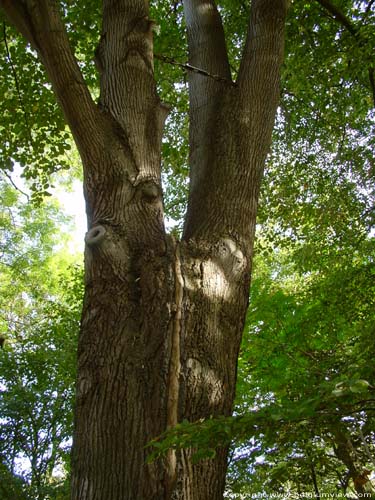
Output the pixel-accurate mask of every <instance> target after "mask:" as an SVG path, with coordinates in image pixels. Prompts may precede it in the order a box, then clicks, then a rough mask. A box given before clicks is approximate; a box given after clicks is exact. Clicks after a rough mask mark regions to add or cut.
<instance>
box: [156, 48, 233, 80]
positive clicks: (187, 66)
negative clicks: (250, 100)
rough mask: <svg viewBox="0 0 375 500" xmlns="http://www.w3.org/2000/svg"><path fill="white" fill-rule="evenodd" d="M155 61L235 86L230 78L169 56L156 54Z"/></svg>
mask: <svg viewBox="0 0 375 500" xmlns="http://www.w3.org/2000/svg"><path fill="white" fill-rule="evenodd" d="M154 57H155V59H158V60H159V61H162V62H165V63H167V64H172V65H173V66H178V67H179V68H182V69H183V70H185V71H192V72H193V73H198V74H199V75H202V76H206V77H208V78H212V79H213V80H216V81H218V82H225V83H230V84H231V85H234V83H233V82H232V81H231V80H228V78H224V77H222V76H220V75H212V74H211V73H209V72H208V71H206V70H204V69H201V68H197V67H195V66H192V65H191V64H189V63H180V62H178V61H176V60H175V59H173V58H172V57H168V56H163V55H161V54H154Z"/></svg>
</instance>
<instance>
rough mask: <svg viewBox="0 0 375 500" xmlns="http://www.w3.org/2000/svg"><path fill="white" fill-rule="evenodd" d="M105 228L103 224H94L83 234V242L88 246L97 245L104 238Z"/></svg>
mask: <svg viewBox="0 0 375 500" xmlns="http://www.w3.org/2000/svg"><path fill="white" fill-rule="evenodd" d="M105 234H106V229H105V227H104V226H100V225H98V226H94V227H92V228H91V229H90V230H89V231H87V233H86V235H85V243H86V245H88V246H89V247H93V246H98V245H100V244H101V243H102V241H103V240H104V237H105Z"/></svg>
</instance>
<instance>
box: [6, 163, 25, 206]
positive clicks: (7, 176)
mask: <svg viewBox="0 0 375 500" xmlns="http://www.w3.org/2000/svg"><path fill="white" fill-rule="evenodd" d="M2 173H3V174H4V175H5V177H6V178H7V179H8V181H9V182H10V183H11V184H12V186H13V187H14V189H16V190H17V191H18V192H19V193H21V194H22V195H23V196H26V198H27V201H30V196H29V195H28V194H27V193H25V191H22V189H21V188H19V187H18V186H17V185H16V184H15V182H14V181H13V179H12V177H11V176H10V175H9V174H8V172H5V170H3V171H2Z"/></svg>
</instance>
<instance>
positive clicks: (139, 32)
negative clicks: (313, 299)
mask: <svg viewBox="0 0 375 500" xmlns="http://www.w3.org/2000/svg"><path fill="white" fill-rule="evenodd" d="M371 5H372V4H371V2H370V3H369V4H368V5H366V4H362V3H358V4H354V3H352V2H343V5H342V6H341V8H340V9H339V8H337V7H335V6H334V5H332V4H331V3H329V2H327V1H324V2H323V1H322V2H320V3H311V4H310V3H305V2H296V3H295V5H294V6H293V9H292V11H291V12H292V13H291V20H290V21H289V23H288V25H287V29H288V36H289V37H288V43H289V46H287V59H286V64H287V66H286V69H285V71H284V75H283V89H282V101H281V108H280V114H279V117H278V118H279V120H278V128H277V129H276V134H275V139H276V141H277V143H276V144H277V145H280V144H284V145H287V146H288V147H293V149H294V150H295V151H296V152H298V153H299V152H300V151H302V152H303V155H304V156H303V155H300V156H299V155H298V154H297V155H296V158H298V161H295V163H294V164H290V165H289V166H290V168H291V169H292V171H293V172H295V174H297V173H298V174H299V176H298V179H299V180H300V182H301V181H302V184H303V185H304V184H305V183H303V180H305V179H306V180H307V181H308V182H307V184H309V182H310V178H309V176H308V169H307V170H304V169H305V168H306V165H308V164H309V162H310V161H311V155H312V156H314V154H315V153H316V152H317V151H319V149H320V148H323V149H327V150H328V151H330V152H331V155H338V154H340V155H341V158H345V155H348V157H349V156H351V155H352V154H353V153H356V154H357V157H356V159H357V160H359V159H360V160H362V159H365V162H364V163H363V165H362V167H363V168H368V165H367V163H366V162H369V161H370V157H369V151H370V148H369V146H368V144H366V143H365V142H364V141H363V140H362V139H363V137H364V135H365V130H366V128H368V123H369V120H368V118H369V116H368V108H369V104H370V105H371V98H372V93H373V89H374V83H373V80H374V78H373V70H372V67H373V66H372V60H371V55H370V54H371V47H372V46H373V45H372V44H371V37H372V36H373V33H372V32H371V30H370V27H371V22H372V20H373V19H372V15H371ZM1 6H2V8H3V12H4V13H5V14H6V16H7V18H8V19H9V20H10V21H11V23H13V24H14V25H15V26H16V28H17V29H18V30H19V31H20V32H21V33H22V34H23V36H24V37H25V38H26V40H28V42H29V43H30V46H31V49H30V47H29V48H27V50H26V51H25V50H24V47H22V44H21V43H20V42H17V41H14V42H13V43H12V44H10V45H9V46H8V47H7V46H6V45H7V44H5V51H6V55H7V58H8V60H9V61H11V62H12V63H11V67H12V69H13V70H15V73H16V74H17V71H16V70H17V63H18V64H20V66H21V67H23V66H25V67H26V68H37V73H38V74H37V75H36V76H35V74H34V72H33V70H32V71H30V72H27V71H25V74H24V75H22V76H23V77H24V78H22V82H24V83H22V82H21V81H20V80H19V78H18V77H17V85H16V87H17V92H16V93H13V94H12V93H11V95H9V92H8V94H7V91H6V90H4V95H6V97H7V99H5V100H4V103H3V106H8V107H7V108H6V109H7V110H8V111H7V113H5V116H6V119H7V124H9V127H8V128H6V129H5V132H4V135H5V136H6V137H7V140H6V141H4V147H3V154H4V156H5V157H7V158H8V157H10V158H13V159H17V160H18V161H21V162H23V163H28V166H27V167H26V170H25V175H27V176H29V177H30V178H31V179H34V178H35V179H37V180H38V179H40V175H39V174H40V172H39V170H40V169H42V174H43V175H42V177H41V178H42V184H41V186H40V187H41V190H42V191H43V189H44V188H46V183H45V180H44V179H45V175H44V174H45V173H46V172H47V173H48V171H49V169H50V168H51V165H50V164H48V162H47V164H42V167H39V166H38V165H39V160H40V157H41V156H43V151H45V150H49V153H51V154H52V155H58V154H60V153H61V152H62V151H63V150H64V148H65V145H66V131H65V128H64V125H63V120H62V119H61V116H60V115H59V113H58V110H57V108H56V106H55V102H54V101H53V99H52V97H51V93H50V92H49V90H50V88H49V87H50V84H46V83H44V85H40V82H43V76H42V75H41V74H40V71H41V70H40V66H39V65H38V63H37V61H36V53H38V55H39V57H40V60H41V61H42V63H43V65H44V67H45V69H46V72H47V75H48V78H49V80H50V82H51V84H52V88H53V90H54V93H55V95H56V97H57V99H58V101H59V103H60V105H61V107H62V109H63V111H64V115H65V119H66V122H67V123H68V125H69V126H70V128H71V130H72V133H73V136H74V138H75V141H76V143H77V146H78V149H79V152H80V155H81V158H82V162H83V168H84V189H85V196H86V207H87V215H88V226H89V230H88V233H87V235H86V239H85V241H86V250H85V267H86V270H85V286H86V292H85V300H84V310H83V316H82V329H81V335H80V341H79V349H78V381H77V406H76V426H75V438H74V454H73V475H72V478H73V481H72V492H73V493H72V498H74V499H78V498H80V499H89V498H90V499H93V498H103V499H104V498H111V499H116V498H119V499H120V498H121V499H124V498H131V499H137V498H139V499H144V498H150V499H151V498H154V499H156V498H163V499H165V498H185V499H196V498H199V499H202V500H203V499H205V498H207V499H208V498H209V499H216V498H222V492H223V489H224V480H225V471H226V457H227V450H226V446H223V448H222V449H219V450H217V451H216V454H215V455H214V456H213V458H212V460H205V461H201V462H199V463H195V462H193V461H192V460H191V458H192V454H193V451H192V450H189V449H183V450H180V451H178V452H175V450H173V449H172V450H170V451H169V452H168V453H167V455H166V458H165V460H159V461H155V462H152V463H146V461H145V459H146V455H147V450H146V449H145V445H146V444H147V443H148V442H149V441H150V440H151V439H152V438H154V437H155V436H158V435H159V434H161V433H162V431H163V430H164V429H166V428H171V427H173V426H174V425H175V424H176V423H177V422H179V421H180V420H182V419H184V418H185V419H188V420H191V421H194V420H199V419H202V418H205V417H210V416H219V415H224V416H225V415H230V413H231V411H232V406H233V398H234V388H235V378H236V361H237V355H238V351H239V348H240V341H241V334H242V329H243V325H244V320H245V313H246V308H247V302H248V288H249V281H250V270H251V263H252V248H253V239H254V232H255V217H256V212H257V203H258V194H259V189H260V181H261V178H262V174H263V166H264V160H265V157H266V154H267V152H268V148H269V144H270V140H271V131H272V127H273V122H274V115H275V111H276V106H277V103H278V100H279V72H280V66H281V61H282V47H283V32H284V21H285V14H286V4H285V3H284V2H283V1H282V0H277V1H276V0H275V1H270V0H269V1H266V0H256V1H254V2H253V4H252V8H251V13H250V14H249V6H248V5H247V3H243V4H241V5H240V7H239V5H238V2H231V1H229V0H227V1H223V2H220V10H218V9H217V8H216V5H215V3H214V2H213V1H212V0H208V1H205V2H203V1H198V0H186V1H185V2H184V8H185V24H186V31H187V38H188V47H189V64H184V63H179V62H178V60H177V59H178V58H179V57H183V54H184V52H185V49H184V46H183V45H182V44H181V39H182V40H183V39H184V25H183V21H182V11H181V6H180V4H179V3H178V2H175V3H173V4H172V5H170V3H169V2H166V3H164V2H158V4H157V6H152V7H153V11H152V16H151V15H150V13H149V8H148V7H149V6H148V2H145V1H141V0H138V1H137V0H132V1H128V2H124V1H123V2H122V1H118V2H114V1H104V2H103V9H102V23H101V28H100V31H101V36H100V41H99V45H97V42H98V9H97V4H96V2H85V9H82V8H80V7H82V6H80V4H79V3H78V2H74V1H73V2H69V3H65V2H61V6H60V7H61V12H60V9H59V7H58V6H57V3H56V2H52V1H42V0H40V1H16V2H15V1H12V2H10V1H7V0H3V1H2V2H1ZM90 7H91V9H90ZM327 14H328V15H327ZM151 17H154V18H155V19H156V23H155V21H153V20H152V19H151ZM222 19H223V20H224V21H225V29H226V31H227V37H226V42H227V43H225V37H224V32H223V27H222V22H221V21H222ZM247 19H249V22H247ZM317 19H318V20H319V21H317ZM158 23H159V24H160V26H161V36H160V37H159V38H158V39H157V40H159V41H158V42H157V54H156V59H157V61H160V62H164V63H166V62H167V63H168V62H169V63H171V64H173V65H174V66H175V67H176V71H177V70H178V68H180V67H183V68H184V69H186V70H187V71H188V80H189V120H190V123H189V127H190V134H189V135H190V147H189V161H188V162H187V160H186V156H187V155H186V151H187V147H186V142H185V141H184V139H183V136H182V137H180V138H178V139H176V127H177V125H176V123H177V124H178V127H179V129H180V130H184V129H185V126H186V120H185V118H184V116H183V114H181V113H180V114H179V113H178V112H176V111H173V112H172V113H171V115H170V118H168V119H167V121H166V134H165V136H164V140H162V131H163V123H164V121H165V119H166V116H167V111H168V110H167V106H166V105H165V104H163V103H161V102H160V100H159V97H158V96H157V94H156V86H158V87H160V91H161V92H162V94H163V96H165V97H167V98H168V97H172V98H173V100H174V101H177V103H178V104H179V105H181V106H182V105H183V104H184V99H185V94H184V92H182V91H181V87H184V83H183V81H182V83H181V79H180V80H179V82H178V83H177V84H175V85H172V86H170V88H169V90H166V88H168V87H167V83H168V80H169V81H170V80H172V83H173V82H175V81H176V80H175V79H174V76H175V73H174V72H173V71H172V70H168V71H166V70H165V69H164V68H165V66H164V67H163V66H161V65H160V64H159V65H156V64H155V67H156V69H157V76H158V79H157V85H156V83H155V71H154V48H153V35H152V31H153V30H154V28H155V24H158ZM246 24H248V26H246ZM360 26H361V27H362V26H363V27H362V28H361V29H360V28H359V27H360ZM65 28H66V30H67V32H68V34H66V33H65ZM245 31H247V36H246V35H245ZM12 37H15V35H14V34H12ZM4 39H5V41H7V40H8V38H7V37H6V36H5V37H4ZM13 40H16V38H12V41H13ZM95 46H96V49H95ZM170 47H175V53H174V54H172V55H173V56H174V57H173V58H169V57H167V56H165V53H166V52H167V51H168V52H169V51H170V50H171V49H170ZM94 49H95V60H96V67H97V70H98V71H97V74H98V75H99V88H100V97H99V100H98V104H95V103H94V101H93V97H97V96H98V91H97V87H96V82H97V80H96V77H95V73H94V71H93V65H92V64H91V63H90V52H91V54H93V53H94ZM347 49H348V50H347ZM349 49H350V53H349ZM73 50H74V52H75V56H74V55H73ZM155 52H156V50H155ZM231 65H232V67H231ZM168 67H169V66H168ZM312 71H313V72H314V73H312ZM18 74H19V73H18ZM82 75H84V77H85V80H84V79H83V76H82ZM300 75H301V76H300ZM312 75H313V76H314V77H315V78H311V76H312ZM307 76H310V78H307ZM13 77H14V75H13V76H12V74H11V72H10V73H9V74H8V75H7V78H8V79H11V78H13ZM331 77H334V78H333V81H332V82H331V81H330V78H331ZM28 81H29V82H30V85H29V87H26V85H27V83H26V82H28ZM22 85H25V87H22ZM29 88H30V89H31V90H33V89H35V90H37V92H36V96H37V97H35V101H34V102H33V103H32V100H31V99H28V100H27V105H24V101H21V102H22V104H23V106H20V105H19V104H18V103H17V101H19V100H20V99H19V96H20V95H21V96H22V95H27V96H30V95H31V93H30V92H29ZM22 91H24V94H22ZM90 91H91V95H90ZM44 95H48V98H46V100H45V102H46V104H47V106H46V108H45V109H48V110H49V116H48V119H47V118H46V117H45V116H44V117H43V118H42V119H40V117H41V112H38V111H39V110H40V109H42V108H43V102H44V99H43V96H44ZM31 103H32V104H31ZM15 109H16V110H17V111H18V112H19V115H20V117H21V122H22V125H19V124H18V125H17V126H14V125H13V122H14V117H13V116H12V112H11V111H12V110H15ZM34 114H36V117H37V118H36V120H35V126H33V125H30V116H31V115H34ZM311 118H312V119H313V121H312V120H311ZM39 119H40V121H38V120H39ZM16 121H17V120H16ZM46 123H49V124H54V127H53V128H52V127H49V128H48V127H45V124H46ZM356 134H357V135H356ZM27 135H28V136H29V137H27ZM19 138H23V139H24V143H23V144H24V145H25V147H24V148H23V147H21V146H20V143H19V142H17V141H18V140H19ZM58 138H59V139H61V140H59V141H58V140H57V139H58ZM39 139H40V140H39ZM58 145H59V146H58ZM337 145H340V148H338V147H337ZM297 146H298V147H297ZM59 148H60V149H61V151H60V150H59ZM179 149H180V150H181V157H180V156H178V155H177V151H178V150H179ZM280 149H281V148H280ZM275 151H277V146H276V148H275ZM161 152H163V154H164V157H163V158H164V159H163V167H164V171H163V174H164V178H166V179H167V180H169V181H170V182H169V186H168V189H167V195H166V196H165V201H166V203H165V205H166V206H167V208H170V211H169V213H170V214H172V215H174V216H178V215H179V214H181V203H180V200H177V203H176V204H173V203H174V202H173V199H172V198H173V195H174V194H175V192H176V191H179V190H178V187H177V183H176V178H180V177H179V176H180V175H181V174H183V173H184V172H185V171H186V169H187V165H188V167H189V177H190V183H189V201H188V206H187V212H186V216H185V221H184V227H183V232H182V237H181V240H179V241H176V240H174V239H173V238H171V237H170V236H169V235H168V234H167V233H166V231H165V229H164V222H163V194H162V188H161V177H162V172H161V168H160V167H161V165H160V163H161V162H160V157H161ZM28 153H31V155H28ZM309 155H310V157H309ZM181 158H182V160H181ZM26 159H27V161H26ZM330 159H332V156H331V157H330ZM306 162H307V163H306ZM360 163H361V161H356V162H355V164H354V166H353V168H352V170H351V175H354V174H358V175H360V173H361V172H357V171H356V168H358V166H359V165H360ZM5 166H6V167H8V168H9V162H8V163H7V164H6V165H5ZM64 166H65V165H64V164H63V162H60V164H59V167H64ZM174 177H175V178H174ZM327 177H328V176H327V175H326V176H324V175H322V176H319V175H318V177H317V179H318V180H319V182H320V183H321V186H322V189H324V185H325V184H324V181H325V180H326V178H327ZM291 178H292V181H294V182H296V183H297V181H296V180H295V179H294V176H293V174H292V175H291ZM363 178H364V177H363V176H361V179H363ZM289 179H290V176H289ZM296 179H297V178H296ZM314 180H316V178H314ZM289 186H290V188H291V189H290V196H291V197H294V200H293V202H295V201H297V202H298V201H299V199H298V198H296V197H295V194H296V189H293V188H295V187H296V186H295V185H294V183H293V182H290V183H289ZM38 187H39V186H38V185H36V188H38ZM270 187H271V191H272V190H274V191H275V192H276V193H277V189H278V185H277V184H274V185H272V181H271V182H270ZM173 191H174V192H173ZM306 192H308V190H306ZM178 194H179V193H178ZM273 200H274V204H273V205H271V207H270V209H271V210H272V209H273V210H274V209H275V206H276V207H277V203H276V202H278V200H277V198H276V196H274V197H273ZM175 201H176V200H175ZM286 210H290V207H287V208H286ZM275 229H276V230H279V228H278V227H276V228H275ZM276 234H277V231H276Z"/></svg>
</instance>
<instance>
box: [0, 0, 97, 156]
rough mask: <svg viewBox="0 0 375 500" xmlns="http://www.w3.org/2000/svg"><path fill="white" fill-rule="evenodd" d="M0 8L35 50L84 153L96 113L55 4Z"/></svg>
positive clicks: (16, 2) (3, 2)
mask: <svg viewBox="0 0 375 500" xmlns="http://www.w3.org/2000/svg"><path fill="white" fill-rule="evenodd" d="M0 7H1V8H2V9H3V11H4V13H5V16H6V17H7V19H8V20H9V22H10V23H11V24H13V25H14V26H15V28H16V29H17V30H18V31H19V32H20V33H21V34H22V35H23V36H24V37H25V38H26V40H27V41H28V42H29V43H30V44H31V45H32V47H33V48H34V49H36V50H37V52H38V54H39V57H40V59H41V60H42V62H43V64H44V67H45V69H46V72H47V75H48V77H49V79H50V81H51V83H52V86H53V89H54V91H55V94H56V96H57V99H58V101H59V103H60V105H61V107H62V109H63V112H64V114H65V117H66V120H67V122H68V125H69V126H70V128H71V130H72V133H73V136H74V139H75V141H76V143H77V146H78V148H79V149H80V150H81V152H83V151H84V150H88V148H89V147H92V144H93V138H94V137H95V133H96V130H97V114H98V112H97V109H96V105H95V103H94V102H93V100H92V98H91V96H90V93H89V91H88V88H87V86H86V84H85V82H84V80H83V77H82V74H81V71H80V69H79V67H78V64H77V61H76V59H75V57H74V54H73V51H72V49H71V46H70V43H69V40H68V37H67V34H66V31H65V27H64V25H63V22H62V19H61V16H60V12H59V7H58V5H57V2H54V1H51V0H35V1H30V0H26V1H20V0H0ZM89 143H90V144H89Z"/></svg>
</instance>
